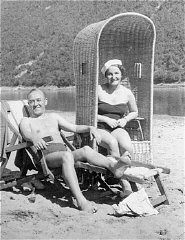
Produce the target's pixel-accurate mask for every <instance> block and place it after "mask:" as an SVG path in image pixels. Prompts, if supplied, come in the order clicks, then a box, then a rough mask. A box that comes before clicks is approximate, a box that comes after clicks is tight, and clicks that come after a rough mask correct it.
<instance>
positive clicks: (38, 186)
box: [31, 179, 45, 190]
mask: <svg viewBox="0 0 185 240" xmlns="http://www.w3.org/2000/svg"><path fill="white" fill-rule="evenodd" d="M31 183H32V185H33V186H34V187H35V188H36V189H38V190H43V189H45V186H44V185H43V184H42V183H41V181H39V180H38V179H35V180H33V181H31Z"/></svg>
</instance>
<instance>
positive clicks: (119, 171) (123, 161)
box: [108, 156, 130, 178]
mask: <svg viewBox="0 0 185 240" xmlns="http://www.w3.org/2000/svg"><path fill="white" fill-rule="evenodd" d="M108 158H109V160H111V161H112V164H111V169H110V170H111V172H112V173H113V174H114V176H115V177H116V178H121V177H122V176H123V174H124V172H125V170H126V169H127V168H128V167H130V159H129V158H128V157H123V156H122V157H111V156H109V157H108ZM115 159H116V160H117V161H115Z"/></svg>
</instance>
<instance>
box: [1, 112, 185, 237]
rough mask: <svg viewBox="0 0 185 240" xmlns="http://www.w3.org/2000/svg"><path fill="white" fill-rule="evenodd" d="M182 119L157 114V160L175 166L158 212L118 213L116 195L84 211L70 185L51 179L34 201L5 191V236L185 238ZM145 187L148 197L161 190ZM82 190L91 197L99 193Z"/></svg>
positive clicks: (166, 178)
mask: <svg viewBox="0 0 185 240" xmlns="http://www.w3.org/2000/svg"><path fill="white" fill-rule="evenodd" d="M67 117H68V118H69V117H70V116H67ZM184 123H185V118H183V117H172V116H166V115H154V121H153V155H154V164H156V165H162V166H167V167H169V168H170V169H171V173H170V174H169V175H165V174H162V175H161V178H162V182H163V184H164V186H165V189H166V192H167V194H168V197H169V201H170V205H161V206H159V207H157V210H158V211H159V214H158V215H153V216H148V217H128V216H122V217H115V216H113V215H112V213H113V210H112V204H113V203H114V199H108V198H105V199H101V201H100V200H99V201H96V202H97V206H98V208H99V211H98V212H97V213H95V214H89V213H85V212H80V211H79V210H77V209H75V208H74V207H73V205H72V204H71V202H70V201H69V196H70V192H69V191H68V190H67V189H63V188H61V187H59V186H54V185H52V184H50V183H47V184H46V190H44V191H37V192H36V201H35V202H34V203H31V202H29V200H28V193H26V192H23V191H21V192H15V191H2V192H1V197H2V204H1V224H2V225H1V237H2V239H184V238H185V229H184V204H185V201H184V188H183V186H184V160H185V153H184V140H185V134H184V130H185V129H184ZM145 190H146V192H147V193H148V195H149V196H150V194H153V195H157V194H158V192H157V191H156V188H155V185H154V184H152V186H150V185H146V186H145ZM84 194H85V195H86V197H87V198H88V199H89V200H92V198H93V196H97V194H98V193H96V192H94V193H93V192H92V191H91V192H86V193H84Z"/></svg>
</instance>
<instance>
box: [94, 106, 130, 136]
mask: <svg viewBox="0 0 185 240" xmlns="http://www.w3.org/2000/svg"><path fill="white" fill-rule="evenodd" d="M128 112H129V109H128V106H127V104H123V103H121V104H116V105H112V104H109V103H105V102H102V101H99V103H98V114H99V115H102V116H106V117H110V118H113V119H116V120H118V119H121V118H123V117H124V116H126V115H127V114H128ZM98 128H100V129H105V130H107V131H109V132H112V131H113V130H115V129H116V128H119V127H116V128H111V127H110V126H109V125H108V124H106V123H105V122H98Z"/></svg>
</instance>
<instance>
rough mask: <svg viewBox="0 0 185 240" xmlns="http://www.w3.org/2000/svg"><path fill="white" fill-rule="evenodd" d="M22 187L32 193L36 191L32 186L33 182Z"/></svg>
mask: <svg viewBox="0 0 185 240" xmlns="http://www.w3.org/2000/svg"><path fill="white" fill-rule="evenodd" d="M21 186H22V188H23V190H24V191H29V192H31V191H33V189H34V187H33V185H32V184H31V182H25V183H23V184H22V185H21Z"/></svg>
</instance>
